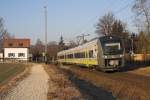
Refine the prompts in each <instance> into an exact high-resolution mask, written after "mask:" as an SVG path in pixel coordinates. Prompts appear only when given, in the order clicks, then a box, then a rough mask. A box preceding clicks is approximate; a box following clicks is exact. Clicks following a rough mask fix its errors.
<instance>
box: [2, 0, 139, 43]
mask: <svg viewBox="0 0 150 100" xmlns="http://www.w3.org/2000/svg"><path fill="white" fill-rule="evenodd" d="M132 4H133V0H47V1H46V0H0V16H1V17H3V18H4V20H5V27H6V28H7V30H8V32H10V33H11V34H14V35H15V37H21V38H24V37H26V38H31V41H32V44H33V43H35V41H36V40H37V38H40V39H41V40H42V41H43V40H44V8H43V6H44V5H47V7H48V41H59V38H60V35H63V37H64V39H65V40H66V41H70V40H73V39H75V37H76V36H78V35H80V34H83V33H85V34H91V35H90V38H93V37H96V36H97V35H96V33H95V25H96V23H97V22H98V19H99V18H100V17H101V16H103V15H104V14H106V13H107V12H109V11H112V12H114V14H115V16H116V17H117V18H119V19H121V20H122V21H124V22H126V23H128V28H129V30H130V31H131V32H132V31H133V32H135V31H136V30H135V28H134V25H133V23H132V20H133V19H132V18H130V16H133V13H132V12H131V6H132ZM127 5H128V6H127Z"/></svg>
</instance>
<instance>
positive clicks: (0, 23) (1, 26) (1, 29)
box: [0, 17, 4, 39]
mask: <svg viewBox="0 0 150 100" xmlns="http://www.w3.org/2000/svg"><path fill="white" fill-rule="evenodd" d="M3 32H4V20H3V18H1V17H0V39H2V36H3Z"/></svg>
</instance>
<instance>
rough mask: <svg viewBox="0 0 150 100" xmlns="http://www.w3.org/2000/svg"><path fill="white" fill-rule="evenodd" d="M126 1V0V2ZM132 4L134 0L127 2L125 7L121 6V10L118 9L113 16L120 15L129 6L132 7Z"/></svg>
mask: <svg viewBox="0 0 150 100" xmlns="http://www.w3.org/2000/svg"><path fill="white" fill-rule="evenodd" d="M127 1H128V0H127ZM132 3H134V0H133V1H131V2H129V3H128V4H127V5H125V6H123V7H122V8H120V9H119V10H118V11H116V12H114V13H115V15H117V14H119V13H121V12H122V11H123V10H125V9H126V8H128V7H129V6H130V5H132Z"/></svg>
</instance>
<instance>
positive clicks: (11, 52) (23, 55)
mask: <svg viewBox="0 0 150 100" xmlns="http://www.w3.org/2000/svg"><path fill="white" fill-rule="evenodd" d="M28 56H29V50H28V48H4V58H6V59H9V58H11V59H17V60H28Z"/></svg>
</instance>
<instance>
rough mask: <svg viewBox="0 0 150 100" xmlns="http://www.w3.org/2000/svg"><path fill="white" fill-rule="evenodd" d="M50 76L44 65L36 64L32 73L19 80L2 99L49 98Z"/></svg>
mask: <svg viewBox="0 0 150 100" xmlns="http://www.w3.org/2000/svg"><path fill="white" fill-rule="evenodd" d="M48 78H49V76H48V75H47V73H46V72H45V70H44V68H43V66H42V65H40V64H35V65H33V67H32V69H31V73H30V75H29V76H28V77H26V78H25V79H24V80H23V81H21V82H19V83H18V85H17V86H16V87H14V88H13V89H12V90H11V91H10V92H9V93H8V94H7V95H6V96H4V97H3V98H2V100H47V92H48Z"/></svg>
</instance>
